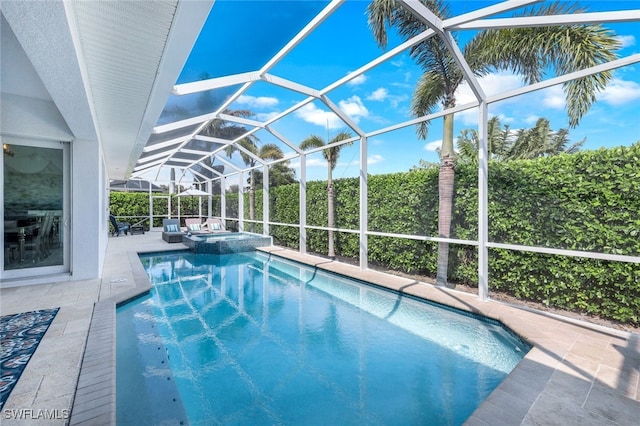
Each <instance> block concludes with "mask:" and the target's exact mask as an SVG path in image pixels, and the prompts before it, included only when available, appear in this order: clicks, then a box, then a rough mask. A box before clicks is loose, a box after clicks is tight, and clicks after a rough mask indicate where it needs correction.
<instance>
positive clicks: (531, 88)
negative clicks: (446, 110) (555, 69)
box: [487, 53, 640, 104]
mask: <svg viewBox="0 0 640 426" xmlns="http://www.w3.org/2000/svg"><path fill="white" fill-rule="evenodd" d="M635 63H640V53H638V54H635V55H631V56H627V57H624V58H620V59H617V60H615V61H611V62H607V63H605V64H600V65H596V66H593V67H590V68H585V69H583V70H580V71H576V72H572V73H569V74H565V75H562V76H560V77H554V78H550V79H549V80H545V81H541V82H538V83H534V84H530V85H528V86H524V87H520V88H518V89H514V90H509V91H507V92H502V93H497V94H495V95H491V96H488V97H487V103H489V104H491V103H494V102H499V101H503V100H505V99H509V98H513V97H515V96H519V95H523V94H525V93H530V92H535V91H536V90H540V89H546V88H547V87H551V86H555V85H556V84H562V83H566V82H568V81H571V80H575V79H577V78H581V77H586V76H588V75H593V74H597V73H599V72H603V71H611V70H614V69H616V68H621V67H624V66H627V65H631V64H635Z"/></svg>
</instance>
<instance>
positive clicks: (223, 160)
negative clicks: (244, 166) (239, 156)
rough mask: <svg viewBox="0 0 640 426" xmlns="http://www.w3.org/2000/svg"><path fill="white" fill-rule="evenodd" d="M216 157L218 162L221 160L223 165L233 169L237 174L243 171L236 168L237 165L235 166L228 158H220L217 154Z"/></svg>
mask: <svg viewBox="0 0 640 426" xmlns="http://www.w3.org/2000/svg"><path fill="white" fill-rule="evenodd" d="M215 157H216V158H217V159H218V160H220V162H221V163H223V164H224V165H226V166H229V167H231V168H232V169H233V170H235V171H236V172H239V171H241V169H240V168H239V167H238V166H236V165H235V164H233V163H232V162H230V161H228V160H227V159H226V158H224V157H221V156H219V155H217V154H215Z"/></svg>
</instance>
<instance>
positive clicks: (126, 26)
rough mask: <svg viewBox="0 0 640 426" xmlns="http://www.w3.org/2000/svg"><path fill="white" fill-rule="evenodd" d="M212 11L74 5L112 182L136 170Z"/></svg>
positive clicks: (193, 5)
mask: <svg viewBox="0 0 640 426" xmlns="http://www.w3.org/2000/svg"><path fill="white" fill-rule="evenodd" d="M212 4H213V2H212V1H194V2H178V0H162V1H160V0H154V1H144V0H138V1H80V0H75V1H73V3H72V8H71V9H72V14H73V17H74V19H75V21H76V25H77V40H78V43H79V45H80V51H81V53H80V54H81V56H82V58H83V59H84V65H85V69H86V74H87V77H86V78H87V80H88V83H89V87H90V91H91V93H90V96H91V98H92V100H93V105H94V111H95V116H96V120H97V123H98V124H97V127H98V132H99V133H100V137H101V141H102V144H103V152H104V156H105V161H106V164H107V169H108V175H109V177H110V178H114V179H124V178H125V177H126V176H127V175H128V174H129V173H130V172H131V170H132V169H133V166H134V164H135V161H136V160H137V158H138V157H139V156H140V153H141V152H142V148H143V147H144V144H145V142H146V140H147V139H148V137H149V135H150V134H151V131H152V128H153V125H154V124H155V123H156V121H157V119H158V117H159V116H160V112H161V111H162V108H163V107H164V104H165V103H166V100H167V98H168V96H169V94H170V91H171V89H172V87H173V84H174V82H175V81H176V80H177V78H178V75H179V74H180V71H181V70H182V67H183V66H184V63H185V61H186V59H187V56H188V55H189V52H190V51H191V47H192V46H193V43H194V42H195V40H196V38H197V36H198V34H199V32H200V29H201V27H202V25H203V24H204V21H205V20H206V18H207V16H208V13H209V11H210V9H211V6H212Z"/></svg>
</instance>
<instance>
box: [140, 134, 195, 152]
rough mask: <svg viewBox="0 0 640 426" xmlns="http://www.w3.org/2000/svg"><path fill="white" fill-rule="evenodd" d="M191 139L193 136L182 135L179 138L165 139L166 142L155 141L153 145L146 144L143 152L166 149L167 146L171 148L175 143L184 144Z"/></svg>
mask: <svg viewBox="0 0 640 426" xmlns="http://www.w3.org/2000/svg"><path fill="white" fill-rule="evenodd" d="M189 139H191V136H181V137H179V138H175V139H170V140H168V141H165V142H158V143H154V144H153V145H147V146H145V147H144V148H143V149H142V152H153V151H158V150H165V151H166V148H169V147H170V146H173V145H178V144H182V143H184V142H186V141H188V140H189Z"/></svg>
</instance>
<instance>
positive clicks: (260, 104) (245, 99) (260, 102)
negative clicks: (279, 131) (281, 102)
mask: <svg viewBox="0 0 640 426" xmlns="http://www.w3.org/2000/svg"><path fill="white" fill-rule="evenodd" d="M236 102H238V103H239V104H242V105H248V106H250V107H252V108H268V107H273V106H276V105H278V99H277V98H271V97H267V96H258V97H255V96H248V95H241V96H240V97H238V99H237V101H236Z"/></svg>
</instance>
